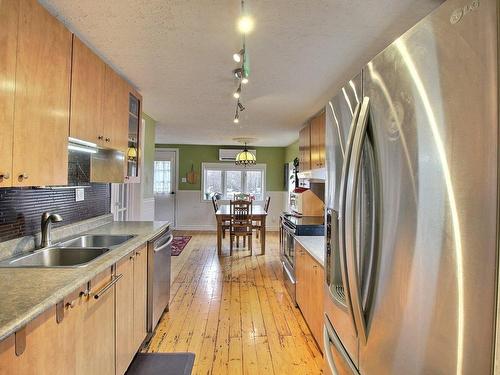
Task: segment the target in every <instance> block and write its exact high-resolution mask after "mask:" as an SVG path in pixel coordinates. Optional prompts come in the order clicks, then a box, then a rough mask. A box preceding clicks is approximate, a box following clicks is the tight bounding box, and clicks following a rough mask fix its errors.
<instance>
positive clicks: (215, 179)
mask: <svg viewBox="0 0 500 375" xmlns="http://www.w3.org/2000/svg"><path fill="white" fill-rule="evenodd" d="M202 169H203V181H202V184H203V185H202V186H203V193H202V194H203V196H202V199H203V200H209V199H211V198H212V196H213V195H216V196H218V198H219V199H225V200H230V199H234V196H235V195H236V194H240V193H245V194H250V195H251V196H252V197H253V199H254V200H256V201H263V200H264V198H265V184H266V166H265V165H264V164H256V165H252V166H247V167H239V166H236V165H234V164H228V163H203V165H202Z"/></svg>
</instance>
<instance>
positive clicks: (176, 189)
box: [153, 147, 179, 229]
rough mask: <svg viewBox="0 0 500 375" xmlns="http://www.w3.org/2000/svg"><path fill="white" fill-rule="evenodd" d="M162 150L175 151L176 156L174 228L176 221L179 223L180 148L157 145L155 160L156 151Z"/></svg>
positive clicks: (172, 224) (172, 225)
mask: <svg viewBox="0 0 500 375" xmlns="http://www.w3.org/2000/svg"><path fill="white" fill-rule="evenodd" d="M162 151H167V152H173V153H174V158H175V162H174V163H175V173H174V185H173V186H174V187H175V190H174V191H175V194H174V222H173V223H170V224H171V227H172V229H175V226H176V223H177V193H178V191H179V149H178V148H171V147H155V157H154V160H153V161H155V160H156V153H157V152H162ZM154 173H155V172H154V167H153V197H154V195H155V192H154V178H155V177H154Z"/></svg>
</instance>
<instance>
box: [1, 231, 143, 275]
mask: <svg viewBox="0 0 500 375" xmlns="http://www.w3.org/2000/svg"><path fill="white" fill-rule="evenodd" d="M133 237H135V236H133V235H101V234H89V235H83V236H79V237H75V238H72V239H70V240H66V241H64V242H61V243H58V244H57V245H54V246H50V247H46V248H43V249H40V250H36V251H33V252H31V253H28V254H25V255H22V256H19V257H15V258H11V259H7V260H4V261H2V262H0V267H19V268H24V267H38V268H44V267H85V266H86V265H88V264H89V263H90V262H91V261H93V260H95V259H97V258H98V257H100V256H101V255H103V254H105V253H107V252H108V251H109V250H111V249H113V248H115V247H117V246H119V245H121V244H123V243H125V242H126V241H128V240H130V239H132V238H133Z"/></svg>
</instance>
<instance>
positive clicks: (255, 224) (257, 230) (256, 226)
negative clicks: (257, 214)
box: [253, 197, 271, 238]
mask: <svg viewBox="0 0 500 375" xmlns="http://www.w3.org/2000/svg"><path fill="white" fill-rule="evenodd" d="M270 203H271V197H267V198H266V201H265V202H264V211H266V213H267V212H268V211H269V204H270ZM253 229H255V237H256V238H259V233H260V231H261V230H262V223H261V222H260V220H255V221H254V222H253Z"/></svg>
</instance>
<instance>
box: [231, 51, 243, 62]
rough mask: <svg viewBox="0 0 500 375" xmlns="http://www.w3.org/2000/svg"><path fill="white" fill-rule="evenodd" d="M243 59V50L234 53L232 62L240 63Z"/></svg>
mask: <svg viewBox="0 0 500 375" xmlns="http://www.w3.org/2000/svg"><path fill="white" fill-rule="evenodd" d="M244 57H245V48H242V49H240V51H239V52H236V53H235V54H234V55H233V60H234V61H236V62H237V63H239V62H241V60H243V59H244Z"/></svg>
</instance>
